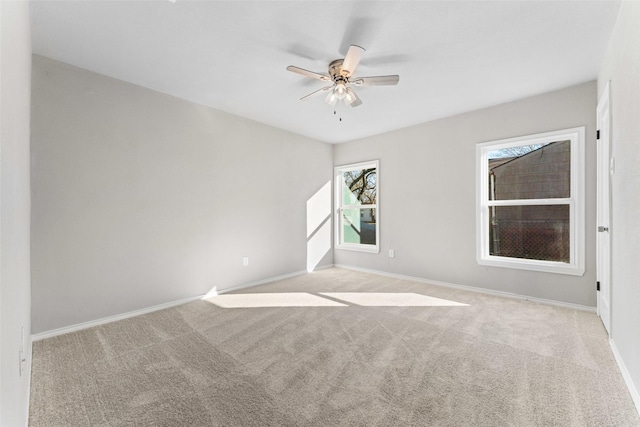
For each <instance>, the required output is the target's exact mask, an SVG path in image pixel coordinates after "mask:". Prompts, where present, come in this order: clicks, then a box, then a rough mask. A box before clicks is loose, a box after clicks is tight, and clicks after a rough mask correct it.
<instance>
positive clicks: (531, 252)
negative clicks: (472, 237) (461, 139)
mask: <svg viewBox="0 0 640 427" xmlns="http://www.w3.org/2000/svg"><path fill="white" fill-rule="evenodd" d="M476 158H477V178H476V181H477V209H478V210H477V215H476V218H477V233H478V235H477V258H478V263H479V264H482V265H490V266H496V267H510V268H520V269H526V270H537V271H547V272H553V273H564V274H574V275H582V274H583V273H584V228H585V226H584V215H585V214H584V127H580V128H574V129H565V130H561V131H555V132H548V133H543V134H537V135H529V136H524V137H518V138H510V139H503V140H499V141H491V142H486V143H482V144H478V145H477V148H476Z"/></svg>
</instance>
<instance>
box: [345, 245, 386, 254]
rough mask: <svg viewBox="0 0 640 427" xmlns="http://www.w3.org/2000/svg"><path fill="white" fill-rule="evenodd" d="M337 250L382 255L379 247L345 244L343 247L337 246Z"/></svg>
mask: <svg viewBox="0 0 640 427" xmlns="http://www.w3.org/2000/svg"><path fill="white" fill-rule="evenodd" d="M336 249H343V250H346V251H354V252H367V253H372V254H378V253H380V247H378V246H377V245H375V246H374V245H348V244H344V243H343V244H341V245H336Z"/></svg>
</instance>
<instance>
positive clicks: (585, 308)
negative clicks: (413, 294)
mask: <svg viewBox="0 0 640 427" xmlns="http://www.w3.org/2000/svg"><path fill="white" fill-rule="evenodd" d="M335 267H338V268H345V269H347V270H355V271H362V272H363V273H371V274H377V275H380V276H387V277H393V278H396V279H403V280H413V281H414V282H420V283H428V284H431V285H438V286H443V287H446V288H455V289H463V290H465V291H471V292H478V293H482V294H488V295H495V296H500V297H506V298H514V299H519V300H525V301H532V302H539V303H542V304H548V305H555V306H559V307H565V308H572V309H575V310H581V311H589V312H593V313H595V312H596V308H595V307H590V306H588V305H581V304H573V303H570V302H564V301H555V300H550V299H545V298H536V297H531V296H527V295H520V294H514V293H511V292H503V291H495V290H493V289H485V288H478V287H475V286H467V285H459V284H457V283H449V282H442V281H440V280H431V279H424V278H422V277H415V276H406V275H404V274H396V273H387V272H386V271H379V270H370V269H368V268H360V267H352V266H350V265H343V264H335Z"/></svg>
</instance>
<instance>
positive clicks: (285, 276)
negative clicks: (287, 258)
mask: <svg viewBox="0 0 640 427" xmlns="http://www.w3.org/2000/svg"><path fill="white" fill-rule="evenodd" d="M303 274H307V270H300V271H294V272H293V273H287V274H282V275H280V276H273V277H269V278H266V279H262V280H257V281H255V282H249V283H243V284H242V285H237V286H232V287H230V288H225V289H220V290H217V289H215V288H214V289H212V290H210V291H209V292H207V293H206V294H205V295H202V296H200V297H198V298H205V297H214V296H216V295H220V294H226V293H227V292H233V291H239V290H241V289H246V288H252V287H254V286H259V285H264V284H267V283H271V282H277V281H278V280H284V279H289V278H291V277H296V276H301V275H303Z"/></svg>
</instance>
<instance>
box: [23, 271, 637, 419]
mask: <svg viewBox="0 0 640 427" xmlns="http://www.w3.org/2000/svg"><path fill="white" fill-rule="evenodd" d="M259 293H268V294H280V295H269V296H266V297H265V298H264V300H263V304H262V306H261V302H260V298H257V297H256V295H254V294H259ZM242 294H246V295H244V296H242ZM386 294H388V295H386ZM230 295H231V294H226V295H222V296H220V297H217V298H212V299H211V302H209V301H196V302H193V303H189V304H185V305H182V306H179V307H175V308H172V309H167V310H163V311H158V312H155V313H151V314H147V315H144V316H139V317H136V318H132V319H127V320H123V321H119V322H114V323H111V324H107V325H102V326H97V327H94V328H91V329H86V330H83V331H79V332H75V333H71V334H67V335H63V336H59V337H55V338H50V339H46V340H43V341H38V342H35V343H34V348H33V370H32V383H31V409H30V411H31V412H30V425H31V426H34V427H35V426H48V427H49V426H183V425H184V426H405V425H406V426H598V427H603V426H637V425H640V419H639V418H638V414H637V412H636V411H635V407H634V406H633V403H632V400H631V397H630V395H629V393H628V391H627V389H626V387H625V385H624V381H623V379H622V376H621V374H620V371H619V370H618V368H617V366H616V364H615V361H614V358H613V355H612V353H611V350H610V348H609V346H608V343H607V337H606V334H605V332H604V329H603V328H602V325H601V323H600V321H599V319H598V318H597V317H596V315H595V314H593V313H588V312H582V311H576V310H570V309H565V308H559V307H555V306H548V305H543V304H537V303H531V302H526V301H519V300H513V299H508V298H499V297H493V296H488V295H484V294H479V293H472V292H466V291H461V290H456V289H448V288H441V287H437V286H431V285H426V284H423V283H415V282H410V281H404V280H397V279H390V278H386V277H381V276H376V275H370V274H363V273H359V272H354V271H349V270H342V269H335V268H334V269H327V270H322V271H319V272H316V273H312V274H308V275H304V276H299V277H295V278H292V279H288V280H283V281H280V282H274V283H271V284H268V285H264V286H260V287H256V288H251V289H248V290H246V291H245V292H236V293H234V294H233V295H241V296H238V297H229V296H230ZM221 297H224V298H221ZM258 297H259V296H258ZM216 303H218V304H220V306H219V305H216Z"/></svg>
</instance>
